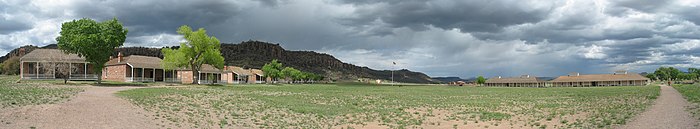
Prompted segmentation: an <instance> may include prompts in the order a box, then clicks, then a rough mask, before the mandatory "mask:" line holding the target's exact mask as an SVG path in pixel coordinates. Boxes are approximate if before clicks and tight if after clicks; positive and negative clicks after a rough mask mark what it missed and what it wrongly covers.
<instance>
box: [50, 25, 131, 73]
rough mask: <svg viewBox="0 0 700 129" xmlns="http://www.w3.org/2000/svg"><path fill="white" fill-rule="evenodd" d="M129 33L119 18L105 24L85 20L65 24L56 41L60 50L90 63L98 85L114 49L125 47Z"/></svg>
mask: <svg viewBox="0 0 700 129" xmlns="http://www.w3.org/2000/svg"><path fill="white" fill-rule="evenodd" d="M128 32H129V30H127V29H126V28H124V27H123V26H122V23H120V22H119V21H118V20H117V18H113V19H112V20H107V21H103V22H96V21H95V20H92V19H88V18H83V19H80V20H73V21H69V22H65V23H63V24H62V25H61V32H60V35H59V36H58V37H56V41H58V49H61V50H62V51H63V52H66V53H74V54H78V56H80V57H84V58H85V61H87V62H90V63H91V64H92V65H93V70H94V71H95V73H96V74H97V75H98V77H97V83H101V82H102V78H101V77H100V75H102V68H104V66H105V63H107V61H109V56H110V55H112V52H113V51H114V48H117V47H120V46H122V45H124V41H125V40H126V34H127V33H128Z"/></svg>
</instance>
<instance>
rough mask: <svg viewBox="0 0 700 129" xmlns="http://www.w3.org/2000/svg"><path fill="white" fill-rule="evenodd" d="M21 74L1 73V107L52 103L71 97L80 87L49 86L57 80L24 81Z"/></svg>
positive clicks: (79, 90)
mask: <svg viewBox="0 0 700 129" xmlns="http://www.w3.org/2000/svg"><path fill="white" fill-rule="evenodd" d="M18 79H19V76H4V75H0V109H1V108H10V107H19V106H26V105H38V104H50V103H56V102H61V101H64V100H67V99H69V98H70V97H71V96H73V95H75V94H77V93H79V92H81V91H83V90H82V89H80V88H74V87H65V86H49V85H52V83H53V82H55V81H23V82H22V83H16V81H17V80H18Z"/></svg>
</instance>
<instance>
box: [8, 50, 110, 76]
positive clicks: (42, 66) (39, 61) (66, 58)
mask: <svg viewBox="0 0 700 129" xmlns="http://www.w3.org/2000/svg"><path fill="white" fill-rule="evenodd" d="M20 55H24V49H21V50H20ZM53 63H68V64H70V65H69V69H73V70H71V72H69V75H59V74H58V73H57V72H56V69H55V68H47V66H48V67H51V66H52V65H50V64H53ZM20 64H21V65H20V78H22V79H62V77H61V76H68V78H69V79H68V80H97V79H98V77H99V76H98V75H97V74H95V72H94V70H93V66H92V64H90V63H88V62H87V61H85V59H84V58H81V57H79V56H78V55H77V54H66V53H64V52H62V51H61V50H58V49H35V50H33V51H32V52H30V53H27V54H26V55H24V56H22V57H21V58H20Z"/></svg>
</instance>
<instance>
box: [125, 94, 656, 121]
mask: <svg viewBox="0 0 700 129" xmlns="http://www.w3.org/2000/svg"><path fill="white" fill-rule="evenodd" d="M118 94H119V95H121V96H124V97H125V98H128V99H129V100H130V101H132V102H134V103H135V104H137V105H139V106H141V107H143V108H144V109H146V110H148V111H151V112H155V113H156V115H155V116H154V117H155V118H157V119H161V120H163V124H169V125H174V126H175V127H183V128H190V127H191V128H376V127H379V128H383V127H388V128H606V127H612V126H613V125H620V124H625V123H626V122H627V120H629V118H632V117H633V116H634V115H636V114H638V113H641V112H642V111H643V110H644V109H645V108H646V107H648V106H649V105H650V104H652V102H653V100H654V99H655V98H656V97H657V96H658V95H659V87H657V86H636V87H631V86H630V87H626V86H625V87H591V88H492V87H444V86H404V87H390V86H365V85H342V86H337V85H290V86H262V85H250V86H225V87H220V86H219V87H181V88H143V89H134V90H129V91H123V92H120V93H118Z"/></svg>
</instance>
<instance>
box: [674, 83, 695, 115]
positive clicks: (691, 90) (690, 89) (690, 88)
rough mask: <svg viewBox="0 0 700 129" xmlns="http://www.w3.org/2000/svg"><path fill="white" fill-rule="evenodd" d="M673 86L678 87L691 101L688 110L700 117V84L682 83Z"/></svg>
mask: <svg viewBox="0 0 700 129" xmlns="http://www.w3.org/2000/svg"><path fill="white" fill-rule="evenodd" d="M673 88H676V90H678V92H680V93H681V94H683V97H684V98H685V99H686V100H688V102H690V103H691V106H690V107H689V109H688V110H689V111H690V112H691V113H693V116H695V117H696V118H698V119H700V86H699V85H697V84H694V85H690V84H681V85H673Z"/></svg>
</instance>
